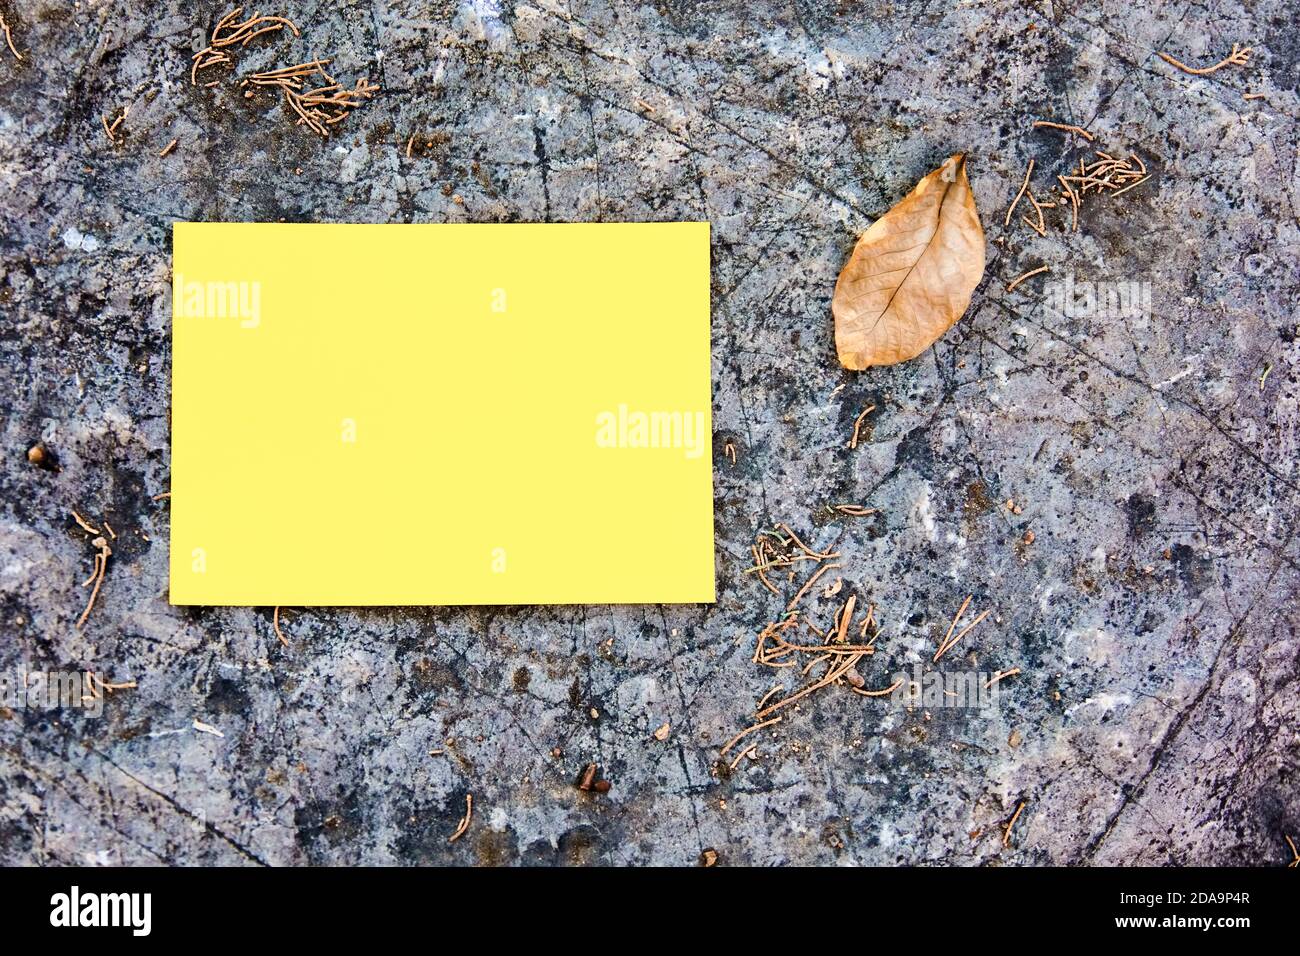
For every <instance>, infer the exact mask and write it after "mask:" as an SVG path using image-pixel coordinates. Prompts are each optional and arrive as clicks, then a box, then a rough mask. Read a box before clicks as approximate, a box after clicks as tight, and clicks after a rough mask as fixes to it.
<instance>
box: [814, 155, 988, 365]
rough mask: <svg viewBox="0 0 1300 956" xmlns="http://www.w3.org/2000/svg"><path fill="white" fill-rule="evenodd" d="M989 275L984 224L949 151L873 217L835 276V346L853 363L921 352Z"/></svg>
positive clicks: (886, 361) (961, 163)
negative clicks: (897, 199)
mask: <svg viewBox="0 0 1300 956" xmlns="http://www.w3.org/2000/svg"><path fill="white" fill-rule="evenodd" d="M983 275H984V230H983V229H982V228H980V219H979V213H977V212H976V211H975V197H974V196H973V195H972V194H971V190H970V182H969V181H968V180H967V179H966V157H965V155H964V154H962V153H958V154H957V155H955V156H952V157H950V158H949V159H948V160H946V161H945V162H944V164H943V165H942V166H940V167H939V168H938V169H936V170H935V171H934V172H932V173H930V175H928V176H926V177H925V178H924V179H922V180H921V181H920V182H919V183H917V184H916V188H915V189H913V190H912V191H911V192H910V193H908V194H907V197H906V198H905V199H904V200H903V201H902V202H900V203H899V204H898V205H897V206H895V207H894V208H893V209H891V210H889V212H887V213H885V214H884V215H883V216H881V217H880V218H879V219H877V220H876V221H875V222H873V223H872V224H871V228H869V229H868V230H867V231H866V232H864V233H863V234H862V237H861V238H860V239H859V240H858V244H857V245H856V246H855V247H854V249H853V255H851V256H850V257H849V261H848V263H847V264H846V265H845V266H844V270H843V271H842V272H841V273H840V278H839V281H838V282H836V283H835V297H834V298H833V299H832V300H831V311H832V312H833V313H834V314H835V350H836V351H837V352H838V353H839V356H840V364H842V365H843V366H844V367H845V368H849V369H864V368H871V366H873V365H893V364H895V363H897V362H906V361H907V360H908V359H910V358H915V357H916V356H918V355H920V354H921V353H922V352H924V351H925V350H926V349H928V348H929V347H930V346H931V345H932V344H933V343H934V342H935V340H936V339H938V338H939V336H941V335H943V333H945V332H947V331H948V330H949V329H950V328H952V326H953V323H955V322H956V321H957V320H958V319H959V318H961V316H962V313H963V312H965V311H966V307H967V306H968V305H970V297H971V293H973V292H974V291H975V287H976V286H977V285H979V281H980V278H981V277H982V276H983Z"/></svg>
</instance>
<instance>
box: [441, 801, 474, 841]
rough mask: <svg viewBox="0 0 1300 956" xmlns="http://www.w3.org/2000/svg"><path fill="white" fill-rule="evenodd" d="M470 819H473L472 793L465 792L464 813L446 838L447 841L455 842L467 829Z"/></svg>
mask: <svg viewBox="0 0 1300 956" xmlns="http://www.w3.org/2000/svg"><path fill="white" fill-rule="evenodd" d="M472 819H474V794H472V793H467V794H465V815H464V816H463V817H461V818H460V823H459V824H457V825H456V832H455V833H453V834H452V835H451V837H450V838H448V840H447V842H448V843H455V842H456V841H457V840H459V839H460V838H461V837H463V836H464V835H465V831H466V830H468V829H469V823H470V821H471V820H472Z"/></svg>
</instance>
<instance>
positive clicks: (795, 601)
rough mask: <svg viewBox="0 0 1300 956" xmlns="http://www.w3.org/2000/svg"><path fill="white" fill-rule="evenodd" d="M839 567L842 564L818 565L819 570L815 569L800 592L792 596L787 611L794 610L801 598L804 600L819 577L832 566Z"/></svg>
mask: <svg viewBox="0 0 1300 956" xmlns="http://www.w3.org/2000/svg"><path fill="white" fill-rule="evenodd" d="M838 567H841V565H838V564H823V565H821V566H820V567H818V568H817V570H816V571H814V572H813V573H812V574H811V575H810V576H809V578H808V580H807V581H805V582H804V583H803V587H801V588H800V589H799V592H798V593H797V594H796V595H795V596H794V597H792V598H791V599H790V603H789V604H788V605H786V608H785V609H786V610H787V611H793V610H794V609H795V608H796V607H798V606H799V602H800V601H801V600H803V596H804V595H805V594H807V593H808V591H809V590H810V589H811V588H812V586H813V585H814V584H816V583H817V579H818V578H820V577H821V576H822V575H823V574H825V573H826V572H827V571H829V570H830V569H831V568H838Z"/></svg>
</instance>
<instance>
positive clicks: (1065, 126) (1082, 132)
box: [1034, 120, 1092, 143]
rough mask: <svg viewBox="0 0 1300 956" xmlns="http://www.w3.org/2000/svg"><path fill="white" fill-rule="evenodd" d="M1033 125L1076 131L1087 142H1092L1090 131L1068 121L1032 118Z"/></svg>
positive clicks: (1069, 131)
mask: <svg viewBox="0 0 1300 956" xmlns="http://www.w3.org/2000/svg"><path fill="white" fill-rule="evenodd" d="M1034 127H1035V128H1036V129H1060V130H1065V132H1067V133H1078V134H1079V135H1080V136H1082V137H1083V138H1084V139H1086V140H1087V141H1088V142H1090V143H1091V142H1092V134H1091V133H1089V132H1088V131H1087V130H1086V129H1084V128H1083V127H1081V126H1074V125H1072V124H1070V123H1051V122H1048V121H1047V120H1034Z"/></svg>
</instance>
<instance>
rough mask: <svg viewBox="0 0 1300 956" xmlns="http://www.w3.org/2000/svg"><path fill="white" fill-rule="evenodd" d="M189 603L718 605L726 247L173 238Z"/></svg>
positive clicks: (174, 583)
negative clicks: (720, 318)
mask: <svg viewBox="0 0 1300 956" xmlns="http://www.w3.org/2000/svg"><path fill="white" fill-rule="evenodd" d="M174 253H175V262H174V279H173V289H172V296H173V299H172V305H173V326H172V342H173V367H172V485H171V490H172V497H171V509H172V529H171V589H170V595H171V601H172V603H173V604H243V605H276V604H282V605H312V604H314V605H330V604H333V605H363V604H570V603H661V602H662V603H670V602H709V601H712V600H713V599H714V582H713V493H712V464H711V462H712V453H711V445H712V441H711V421H710V394H711V393H710V376H709V227H708V224H707V223H651V224H617V225H604V224H591V225H560V224H547V225H542V224H536V225H299V224H264V223H247V224H239V223H177V224H176V226H175V231H174Z"/></svg>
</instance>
